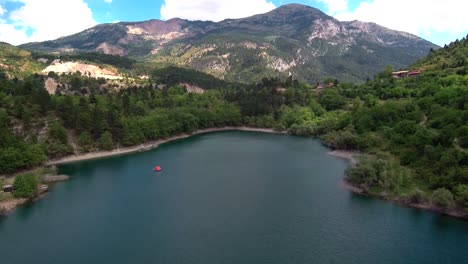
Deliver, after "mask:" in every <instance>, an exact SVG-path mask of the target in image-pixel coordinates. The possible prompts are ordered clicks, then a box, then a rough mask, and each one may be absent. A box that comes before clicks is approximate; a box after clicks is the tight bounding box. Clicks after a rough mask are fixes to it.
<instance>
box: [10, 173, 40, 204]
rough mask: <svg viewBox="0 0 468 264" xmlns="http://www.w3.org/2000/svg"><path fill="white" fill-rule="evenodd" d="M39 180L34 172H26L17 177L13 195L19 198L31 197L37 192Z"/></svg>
mask: <svg viewBox="0 0 468 264" xmlns="http://www.w3.org/2000/svg"><path fill="white" fill-rule="evenodd" d="M38 184H39V180H38V179H37V177H36V176H35V175H33V174H24V175H20V176H18V177H16V179H15V181H14V183H13V188H14V192H13V195H14V196H15V197H17V198H31V197H33V196H35V195H36V194H37V185H38Z"/></svg>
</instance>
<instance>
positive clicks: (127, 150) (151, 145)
mask: <svg viewBox="0 0 468 264" xmlns="http://www.w3.org/2000/svg"><path fill="white" fill-rule="evenodd" d="M222 131H250V132H262V133H270V134H286V131H276V130H273V129H272V128H255V127H246V126H239V127H236V126H233V127H215V128H205V129H199V130H196V131H194V132H192V133H190V134H179V135H176V136H172V137H169V138H165V139H158V140H154V141H149V142H146V143H143V144H140V145H136V146H130V147H124V148H117V149H113V150H109V151H96V152H90V153H85V154H80V155H70V156H66V157H62V158H59V159H55V160H50V161H48V162H47V163H46V164H45V166H47V167H50V166H56V165H63V164H69V163H74V162H79V161H86V160H93V159H101V158H107V157H113V156H119V155H125V154H131V153H135V152H142V151H147V150H151V149H155V148H158V147H159V146H160V145H161V144H164V143H168V142H171V141H176V140H179V139H184V138H188V137H191V136H195V135H200V134H206V133H212V132H222Z"/></svg>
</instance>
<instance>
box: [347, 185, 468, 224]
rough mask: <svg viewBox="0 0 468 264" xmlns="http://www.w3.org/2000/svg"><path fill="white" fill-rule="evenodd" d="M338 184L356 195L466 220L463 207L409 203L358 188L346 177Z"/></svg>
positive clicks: (467, 214)
mask: <svg viewBox="0 0 468 264" xmlns="http://www.w3.org/2000/svg"><path fill="white" fill-rule="evenodd" d="M340 186H341V187H342V188H344V189H346V190H348V191H350V192H352V193H354V194H357V195H362V196H367V197H371V198H374V199H375V198H378V199H381V200H384V201H386V202H391V203H393V204H396V205H398V206H402V207H407V208H412V209H419V210H423V211H429V212H432V213H436V214H439V215H444V216H449V217H454V218H457V219H460V220H464V221H468V212H467V211H465V210H464V209H463V208H453V209H446V208H441V207H438V206H435V205H433V204H432V203H430V202H419V203H411V202H407V201H405V200H403V199H402V197H388V196H385V195H381V194H372V193H368V192H366V191H365V190H364V189H362V188H360V187H359V186H356V185H354V184H352V183H350V182H348V181H347V180H346V178H343V179H342V180H340Z"/></svg>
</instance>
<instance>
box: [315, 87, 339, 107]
mask: <svg viewBox="0 0 468 264" xmlns="http://www.w3.org/2000/svg"><path fill="white" fill-rule="evenodd" d="M319 103H320V104H321V105H322V106H323V107H324V108H325V109H327V110H329V111H330V110H336V109H341V108H343V106H345V105H346V100H345V98H344V97H343V96H342V95H340V94H339V93H338V91H337V90H336V89H326V90H325V91H323V92H321V93H320V96H319Z"/></svg>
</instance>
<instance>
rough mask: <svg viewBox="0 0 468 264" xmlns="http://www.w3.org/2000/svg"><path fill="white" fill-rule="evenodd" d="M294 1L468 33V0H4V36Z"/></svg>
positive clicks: (414, 28) (347, 16)
mask: <svg viewBox="0 0 468 264" xmlns="http://www.w3.org/2000/svg"><path fill="white" fill-rule="evenodd" d="M290 3H300V4H304V5H309V6H312V7H316V8H319V9H320V10H322V11H323V12H325V13H327V14H328V15H330V16H333V17H335V18H336V19H338V20H341V21H350V20H361V21H365V22H375V23H377V24H379V25H382V26H385V27H388V28H391V29H395V30H400V31H405V32H409V33H412V34H415V35H418V36H420V37H422V38H424V39H427V40H429V41H431V42H433V43H435V44H437V45H440V46H443V45H444V44H449V43H450V42H452V41H454V40H456V39H461V38H463V37H465V36H466V35H467V34H468V15H467V13H466V10H468V1H466V0H295V1H290V0H0V41H4V42H8V43H11V44H14V45H18V44H22V43H27V42H34V41H45V40H52V39H56V38H59V37H62V36H67V35H71V34H74V33H77V32H80V31H82V30H85V29H87V28H90V27H92V26H95V25H97V24H101V23H115V22H120V21H143V20H149V19H162V20H167V19H171V18H174V17H180V18H185V19H190V20H212V21H221V20H223V19H226V18H242V17H247V16H250V15H254V14H259V13H265V12H268V11H270V10H272V9H274V8H276V7H279V6H281V5H284V4H290Z"/></svg>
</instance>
